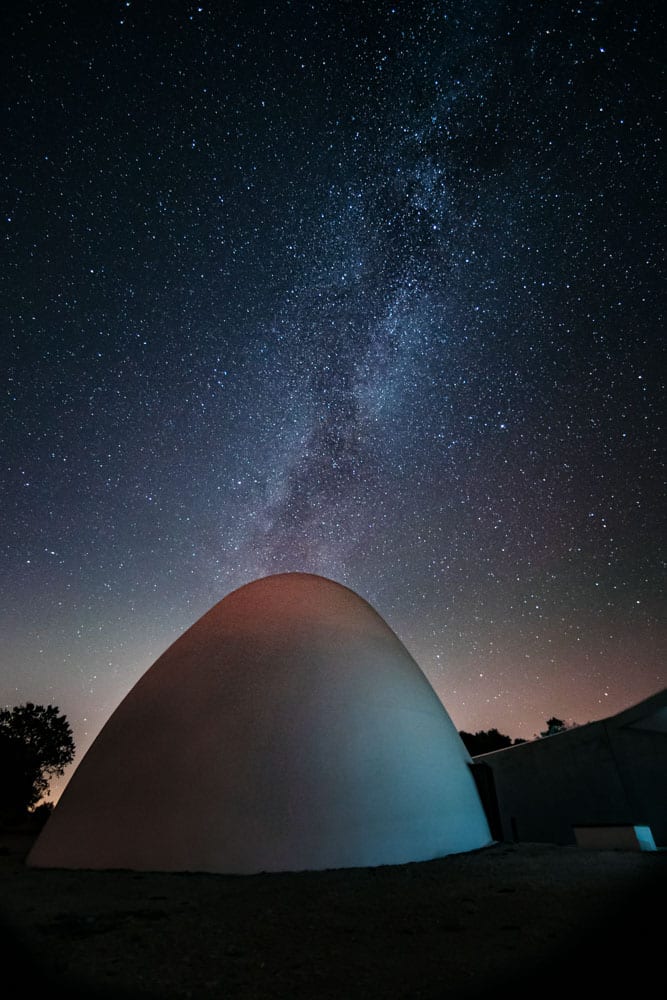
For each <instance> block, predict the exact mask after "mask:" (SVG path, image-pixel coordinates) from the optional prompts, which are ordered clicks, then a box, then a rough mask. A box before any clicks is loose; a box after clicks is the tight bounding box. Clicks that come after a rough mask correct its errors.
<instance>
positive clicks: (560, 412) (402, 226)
mask: <svg viewBox="0 0 667 1000" xmlns="http://www.w3.org/2000/svg"><path fill="white" fill-rule="evenodd" d="M222 6H224V8H225V12H224V13H221V12H220V9H219V8H218V5H210V6H209V5H206V4H204V3H201V4H189V3H172V4H169V3H166V4H159V5H157V4H151V3H148V4H140V3H134V2H133V3H104V4H101V5H94V6H93V7H91V9H90V10H88V11H86V12H85V13H82V12H81V10H80V9H78V8H77V7H76V6H75V5H70V4H68V3H60V4H48V3H44V4H39V3H25V4H21V5H20V7H16V9H12V10H10V11H8V12H6V13H5V14H4V15H3V30H2V37H3V39H4V42H3V47H4V50H5V51H4V53H3V60H2V62H3V66H4V74H5V85H4V87H3V91H4V93H5V95H6V100H5V108H4V115H5V125H4V129H3V135H4V137H5V139H4V142H3V146H4V151H3V176H4V184H3V197H4V209H5V210H4V229H5V241H4V246H5V256H4V264H3V267H2V271H1V273H0V281H1V282H2V290H3V293H4V294H3V328H4V331H5V332H4V334H3V338H2V347H3V355H4V365H3V367H4V370H5V378H6V385H7V392H6V395H5V405H4V408H3V424H2V426H3V456H4V462H3V466H4V489H3V496H4V504H3V507H4V510H3V518H2V533H3V551H4V553H5V572H4V573H3V575H2V591H3V599H2V635H3V646H4V650H5V657H4V663H3V670H2V682H1V685H0V700H2V702H3V703H6V704H8V705H11V704H16V703H19V702H21V701H25V700H33V701H38V702H48V701H51V702H54V703H57V704H58V705H59V706H60V707H61V709H62V710H63V711H66V712H67V714H68V717H69V718H70V720H71V721H72V724H73V726H74V729H75V734H76V737H77V743H78V745H79V746H80V747H81V748H85V746H87V745H88V743H89V741H90V739H91V738H92V736H94V735H95V733H96V732H97V731H98V730H99V728H100V726H101V725H102V724H103V722H104V721H105V720H106V718H107V717H108V715H109V714H110V712H111V710H112V709H113V708H114V707H115V705H116V704H117V703H118V701H119V700H120V698H121V697H123V696H124V694H126V693H127V691H128V690H129V689H130V687H131V686H132V684H133V683H134V681H135V680H136V679H137V678H138V677H139V676H140V675H141V673H142V672H143V671H144V670H145V669H146V668H147V667H148V666H149V665H150V663H151V662H152V661H153V660H154V659H155V657H156V656H157V655H158V654H159V653H160V652H161V651H162V650H163V649H164V648H166V646H167V645H169V643H170V642H171V641H173V640H174V639H175V638H176V637H177V636H178V634H180V632H181V631H182V630H183V629H184V628H186V627H187V626H188V625H190V624H191V623H192V622H193V621H194V620H195V619H196V618H197V617H199V615H200V614H202V613H203V612H204V611H206V610H207V609H208V608H209V607H210V606H211V604H213V603H214V602H215V601H217V600H220V599H221V598H222V597H224V596H225V594H227V593H228V592H229V591H230V590H232V589H234V588H235V587H237V586H240V585H241V584H243V583H246V582H248V581H250V580H252V579H254V578H255V577H258V576H261V575H265V574H269V573H274V572H282V571H286V570H304V571H310V572H316V573H321V574H323V575H325V576H328V577H331V578H333V579H335V580H338V581H340V582H342V583H345V584H347V585H348V586H350V587H352V588H353V589H354V590H355V591H357V592H358V593H359V594H361V595H362V596H363V597H365V598H366V599H367V600H369V601H370V602H371V603H372V604H373V605H374V606H375V607H376V608H377V610H378V611H379V612H380V613H381V614H382V615H383V617H385V619H386V620H387V621H388V622H389V624H390V625H391V626H392V627H393V628H394V630H395V631H396V632H397V633H398V635H399V636H400V638H401V639H402V640H403V641H404V642H405V643H406V645H407V646H408V648H409V649H410V650H411V651H412V652H413V654H414V656H415V658H416V659H417V661H418V662H419V664H420V666H421V667H422V669H423V670H424V671H425V673H426V674H427V676H428V677H429V679H430V680H431V682H432V683H433V685H434V686H435V688H436V690H437V691H438V693H439V694H440V695H441V697H442V699H443V701H444V703H445V705H446V707H447V709H448V711H449V712H450V714H451V715H452V718H453V719H454V722H455V723H456V724H457V726H458V727H459V728H466V729H473V730H474V729H479V728H488V727H491V726H497V727H498V728H500V729H501V730H502V731H504V732H508V733H509V734H510V735H511V736H524V737H531V736H532V735H533V734H534V733H535V732H536V731H538V730H539V728H540V726H541V725H543V722H544V720H545V719H546V718H547V717H548V716H550V715H554V714H555V715H558V716H560V717H563V718H565V719H567V720H569V721H576V722H580V723H581V722H586V721H589V720H590V719H593V718H600V717H602V716H604V715H608V714H612V713H613V712H615V711H620V710H621V709H623V708H625V707H627V706H628V705H629V704H632V703H633V702H635V701H638V700H640V699H641V698H642V697H645V696H646V695H648V694H651V693H653V692H654V691H657V690H659V689H660V688H662V687H664V685H665V682H666V680H667V672H666V670H665V666H664V653H665V645H666V644H665V630H664V617H663V609H664V601H663V597H664V562H663V559H662V558H661V557H662V556H664V551H663V539H664V527H663V524H664V522H663V516H662V509H663V506H664V450H663V447H662V443H661V441H662V439H661V430H660V422H661V417H662V399H663V398H664V397H663V385H662V383H661V381H660V379H661V362H664V358H663V356H662V355H663V352H662V313H663V309H664V306H663V302H664V299H663V286H664V281H663V271H662V256H661V251H660V238H661V236H662V234H663V233H664V208H663V206H664V202H665V192H664V182H663V174H664V170H663V169H662V165H661V164H662V161H661V160H660V155H661V145H660V139H661V133H660V131H659V128H658V120H659V119H658V114H659V106H660V100H661V96H662V93H663V92H664V80H663V78H662V71H661V68H660V61H659V59H658V52H659V45H660V39H661V38H662V37H663V31H664V25H662V24H661V23H660V22H659V20H658V17H657V14H656V13H655V11H653V12H652V11H651V8H650V7H648V6H647V8H646V9H643V5H638V6H633V5H630V4H626V3H620V4H618V3H614V4H612V3H607V2H600V3H590V2H585V3H580V4H573V5H569V4H542V3H516V4H515V3H512V4H496V3H470V4H468V3H430V4H419V3H395V4H383V3H377V4H352V3H349V4H348V3H343V2H338V3H326V2H323V3H317V4H312V5H310V4H301V3H298V4H297V3H285V4H278V5H276V6H273V5H272V6H270V7H268V8H266V10H265V9H264V8H263V7H262V5H260V4H248V3H231V4H225V5H220V7H222Z"/></svg>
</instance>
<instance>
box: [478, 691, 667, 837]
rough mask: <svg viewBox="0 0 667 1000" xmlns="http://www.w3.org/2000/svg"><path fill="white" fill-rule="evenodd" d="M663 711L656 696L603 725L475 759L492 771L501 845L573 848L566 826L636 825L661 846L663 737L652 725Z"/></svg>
mask: <svg viewBox="0 0 667 1000" xmlns="http://www.w3.org/2000/svg"><path fill="white" fill-rule="evenodd" d="M665 712H667V692H662V693H661V695H657V696H654V697H653V698H650V699H647V700H646V701H645V702H642V703H641V705H638V706H635V707H634V708H633V709H629V710H628V711H627V712H623V713H621V714H620V715H617V716H614V717H612V718H610V719H605V720H603V721H601V722H591V723H589V724H588V725H585V726H579V727H577V728H575V729H571V730H567V731H565V732H562V733H557V734H555V735H554V736H547V737H544V738H543V739H540V740H535V741H533V742H531V743H522V744H520V745H519V746H516V747H508V748H507V749H505V750H498V751H496V752H495V753H489V754H483V755H482V756H480V757H476V758H475V762H476V763H484V764H487V765H489V766H490V767H491V769H492V771H493V775H494V779H495V787H496V794H497V797H498V805H499V810H500V818H501V824H502V830H503V837H504V839H506V840H515V839H516V840H521V841H536V842H547V843H556V844H573V843H574V842H575V837H574V831H573V827H574V826H583V825H588V824H592V825H595V824H599V825H602V824H622V825H625V824H629V825H639V824H642V825H647V826H650V827H651V831H652V833H653V838H654V840H655V842H656V845H657V846H658V847H660V846H666V847H667V732H665V731H664V730H662V729H661V725H662V723H660V722H659V721H656V720H660V719H664V715H665ZM642 725H645V726H646V727H647V728H640V727H641V726H642Z"/></svg>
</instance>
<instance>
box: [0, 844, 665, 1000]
mask: <svg viewBox="0 0 667 1000" xmlns="http://www.w3.org/2000/svg"><path fill="white" fill-rule="evenodd" d="M30 844H31V839H30V838H29V837H27V836H25V835H23V836H21V835H17V834H14V835H12V836H5V837H2V836H1V835H0V879H1V883H0V892H1V894H0V916H1V917H2V920H3V955H2V959H3V979H4V983H5V984H6V983H7V982H8V981H11V978H10V977H11V973H12V971H13V972H15V973H17V974H18V975H19V976H20V978H21V980H22V981H23V986H22V987H21V990H20V992H21V993H23V992H24V990H25V989H27V988H28V987H30V989H29V990H28V992H30V993H32V992H34V991H40V989H41V990H47V989H48V991H49V992H50V993H51V992H53V990H54V988H56V987H60V988H61V989H63V990H65V991H66V994H67V995H68V996H69V997H73V998H74V997H76V998H79V997H80V998H84V997H85V998H94V997H108V998H114V1000H115V998H117V1000H124V998H134V997H137V998H139V997H141V998H156V1000H157V998H160V1000H171V998H174V1000H175V998H185V997H193V998H213V997H216V998H230V1000H235V998H243V1000H246V998H252V1000H264V998H277V997H281V998H282V997H285V998H294V1000H300V998H307V1000H320V998H327V1000H329V998H331V1000H333V998H335V1000H355V998H364V1000H368V998H370V997H382V998H387V1000H395V998H405V1000H408V998H409V1000H413V998H414V1000H418V998H438V997H442V998H448V1000H449V998H468V997H471V998H472V997H486V996H489V997H492V996H498V997H504V996H511V997H515V998H516V1000H528V998H529V997H530V996H531V994H532V995H533V996H535V997H537V998H539V1000H544V998H551V997H554V998H555V997H563V996H582V995H585V994H586V993H589V994H590V995H591V996H597V995H601V991H604V993H605V1000H606V998H607V997H615V996H619V997H620V996H624V995H626V994H627V991H628V989H630V990H631V992H632V993H633V994H634V995H639V993H640V991H641V990H642V987H643V986H648V985H649V984H650V982H651V980H652V979H653V977H654V976H655V975H656V974H659V972H660V971H661V967H662V964H663V954H662V951H661V949H663V948H664V940H663V937H664V924H663V913H664V910H663V907H664V899H665V889H666V888H667V853H662V852H658V853H651V854H649V853H644V854H640V853H634V852H629V851H628V852H626V851H599V852H597V851H584V850H581V849H579V848H575V847H555V846H550V845H537V844H520V845H517V844H499V845H496V846H494V847H491V848H487V849H485V850H482V851H478V852H475V853H473V854H465V855H457V856H450V857H447V858H442V859H440V860H437V861H429V862H423V863H420V864H409V865H399V866H392V867H383V868H374V869H373V868H362V869H346V870H339V871H326V872H303V873H298V874H279V875H254V876H225V875H205V874H160V873H137V872H125V871H123V872H90V871H87V872H86V871H84V872H73V871H47V870H33V869H29V868H26V867H25V865H24V858H25V855H26V854H27V851H28V849H29V847H30ZM654 904H657V907H658V908H657V909H656V907H655V906H654ZM651 911H653V912H651ZM658 981H660V980H658ZM6 995H8V996H12V997H13V996H15V995H18V992H17V993H11V992H10V993H9V994H6ZM42 995H44V994H43V993H42Z"/></svg>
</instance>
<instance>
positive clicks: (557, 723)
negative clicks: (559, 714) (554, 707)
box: [540, 715, 568, 736]
mask: <svg viewBox="0 0 667 1000" xmlns="http://www.w3.org/2000/svg"><path fill="white" fill-rule="evenodd" d="M567 728H568V727H567V725H566V723H565V722H563V720H562V719H557V718H556V716H555V715H554V716H553V717H552V718H551V719H547V728H546V729H545V730H544V732H543V733H540V736H553V734H554V733H562V732H563V730H565V729H567Z"/></svg>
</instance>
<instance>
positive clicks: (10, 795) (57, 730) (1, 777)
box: [0, 702, 74, 816]
mask: <svg viewBox="0 0 667 1000" xmlns="http://www.w3.org/2000/svg"><path fill="white" fill-rule="evenodd" d="M73 757H74V739H73V737H72V730H71V729H70V726H69V723H68V721H67V718H66V716H64V715H61V714H60V709H58V708H57V707H56V706H55V705H47V706H46V707H44V705H33V704H32V702H27V704H25V705H17V706H15V707H14V708H12V709H3V710H2V711H0V810H1V811H2V813H3V815H5V816H21V815H22V814H25V813H26V812H27V811H28V810H29V809H30V808H31V807H32V806H34V805H35V804H36V803H37V802H39V800H40V798H41V797H42V796H43V795H44V794H45V792H46V791H47V790H48V787H49V783H50V781H51V779H52V778H55V777H56V776H58V775H61V774H62V773H63V771H64V769H65V767H66V766H67V764H69V763H71V761H72V759H73Z"/></svg>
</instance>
